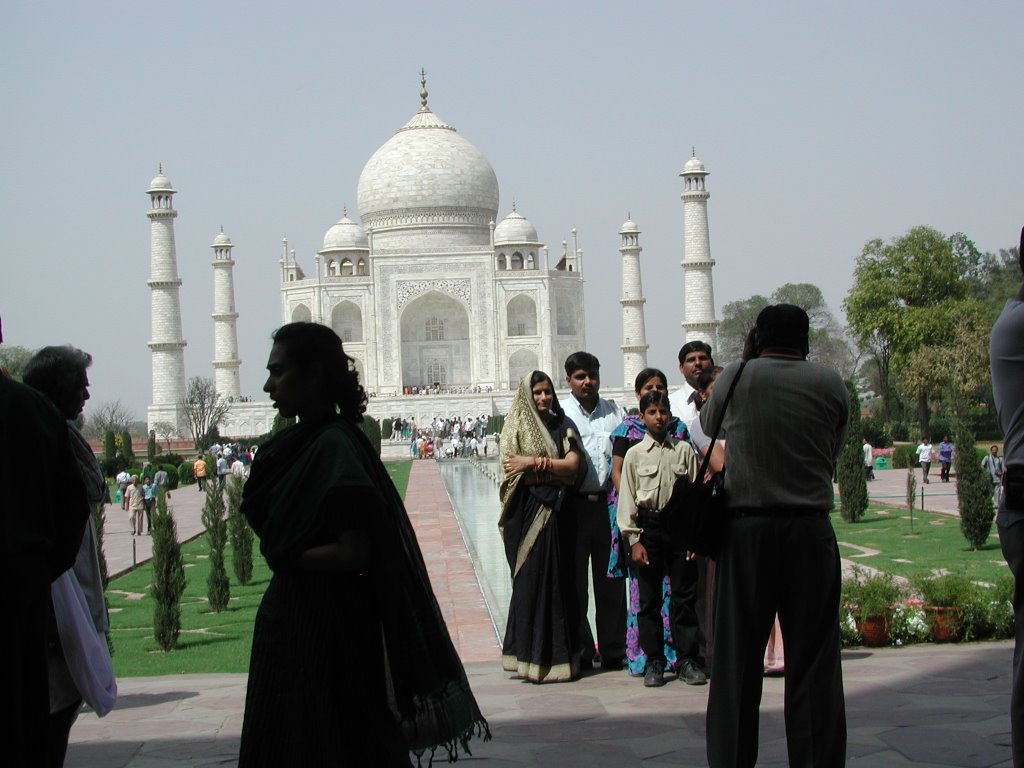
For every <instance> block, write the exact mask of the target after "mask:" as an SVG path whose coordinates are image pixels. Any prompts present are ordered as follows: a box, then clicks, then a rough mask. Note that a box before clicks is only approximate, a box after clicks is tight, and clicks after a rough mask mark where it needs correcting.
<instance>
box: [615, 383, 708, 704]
mask: <svg viewBox="0 0 1024 768" xmlns="http://www.w3.org/2000/svg"><path fill="white" fill-rule="evenodd" d="M640 413H641V417H642V418H643V422H644V426H645V427H646V428H647V435H646V436H645V437H644V439H643V440H642V441H641V442H639V443H638V444H636V445H634V446H633V447H632V448H630V449H629V450H628V451H627V452H626V457H625V459H623V463H622V476H621V478H622V479H621V481H620V491H619V500H618V510H617V520H618V524H619V528H620V530H621V531H622V535H623V536H624V537H625V538H626V542H627V543H628V544H629V546H630V556H631V558H632V559H633V561H634V563H635V564H636V565H637V570H638V576H637V582H638V587H639V590H640V610H639V612H638V613H637V625H638V629H639V633H640V647H641V648H643V651H644V653H645V654H646V655H647V670H646V672H645V674H644V685H645V686H647V687H648V688H653V687H657V686H661V685H664V684H665V655H664V643H663V642H662V632H663V628H662V621H661V604H662V596H661V586H662V581H663V579H664V576H665V574H666V573H667V574H668V577H669V581H670V582H671V586H672V596H671V598H670V599H669V623H670V625H671V630H672V640H673V643H674V644H675V647H676V649H677V650H678V652H679V658H680V660H681V661H680V665H679V673H678V677H679V679H681V680H683V681H684V682H685V683H687V684H688V685H703V684H704V683H706V682H707V674H706V673H705V671H704V661H703V659H701V658H700V651H699V645H700V630H699V627H698V624H697V611H696V603H697V566H696V562H695V561H694V559H693V554H692V553H690V552H687V551H686V550H684V549H681V548H679V547H678V546H676V545H674V544H673V543H672V541H671V540H670V538H669V536H668V532H667V530H666V528H665V525H664V521H663V520H661V517H660V511H661V508H662V507H664V506H665V504H667V503H668V500H669V497H670V496H671V495H672V486H673V485H675V481H676V478H679V477H682V476H684V475H685V476H686V477H688V478H689V479H690V481H691V482H692V481H693V480H694V479H695V478H696V476H697V459H696V454H695V453H694V450H693V447H692V446H691V445H690V444H689V442H683V441H676V440H673V439H672V438H671V437H669V435H668V423H669V420H670V419H671V418H672V412H671V410H670V408H669V401H668V396H667V395H666V394H665V393H664V392H660V391H657V390H655V391H651V392H648V393H646V394H645V395H644V396H643V397H642V398H641V399H640Z"/></svg>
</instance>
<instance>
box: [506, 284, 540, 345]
mask: <svg viewBox="0 0 1024 768" xmlns="http://www.w3.org/2000/svg"><path fill="white" fill-rule="evenodd" d="M506 311H507V315H508V335H509V336H536V335H537V303H536V302H535V301H534V300H533V299H531V298H530V297H529V296H526V295H524V294H520V295H519V296H515V297H513V298H512V300H511V301H509V303H508V307H507V308H506Z"/></svg>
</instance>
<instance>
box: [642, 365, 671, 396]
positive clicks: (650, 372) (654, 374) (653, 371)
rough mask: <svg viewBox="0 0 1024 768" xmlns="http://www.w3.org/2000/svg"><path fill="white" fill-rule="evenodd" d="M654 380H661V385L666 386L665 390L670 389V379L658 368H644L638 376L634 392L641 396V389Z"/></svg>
mask: <svg viewBox="0 0 1024 768" xmlns="http://www.w3.org/2000/svg"><path fill="white" fill-rule="evenodd" d="M654 378H658V379H661V383H662V384H664V385H665V389H668V377H666V376H665V374H664V373H663V372H662V371H660V370H658V369H657V368H644V369H643V370H642V371H640V373H638V374H637V375H636V381H635V382H634V384H633V391H634V392H636V393H637V394H638V395H639V394H640V389H641V387H643V385H644V384H646V383H647V382H648V381H650V380H651V379H654Z"/></svg>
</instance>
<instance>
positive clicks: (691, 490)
mask: <svg viewBox="0 0 1024 768" xmlns="http://www.w3.org/2000/svg"><path fill="white" fill-rule="evenodd" d="M746 365H747V361H746V360H744V361H743V362H742V363H740V367H739V370H738V371H736V376H735V377H733V380H732V383H730V384H729V391H728V392H727V393H726V395H725V402H724V403H722V412H721V414H720V415H719V419H718V424H716V425H715V431H714V434H713V435H712V436H711V442H710V443H708V450H707V453H705V454H704V460H703V461H702V462H701V465H700V469H699V470H698V471H697V478H696V479H695V480H694V481H693V482H691V481H690V478H689V477H687V476H685V475H683V476H681V477H679V478H677V479H676V482H675V484H674V485H673V486H672V495H671V496H670V497H669V500H668V504H666V505H665V507H664V508H663V509H662V515H664V516H665V518H666V528H667V529H668V533H669V537H670V538H671V539H672V541H673V543H675V544H676V545H677V546H679V547H681V548H685V549H686V550H688V551H690V552H696V553H697V554H698V555H704V556H706V557H715V555H717V554H718V551H719V549H721V546H722V540H723V538H724V537H725V529H726V526H727V525H728V522H729V518H728V515H727V514H726V511H725V471H724V470H723V471H722V472H716V473H715V474H714V475H712V476H711V477H710V478H708V477H707V471H708V463H709V462H710V461H711V450H712V449H713V448H714V445H715V441H716V440H718V433H719V432H720V431H721V429H722V422H723V421H725V412H726V410H728V408H729V402H730V401H731V400H732V394H733V392H734V391H735V390H736V384H737V382H739V380H740V376H741V375H742V374H743V369H744V367H746Z"/></svg>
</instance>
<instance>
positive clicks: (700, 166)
mask: <svg viewBox="0 0 1024 768" xmlns="http://www.w3.org/2000/svg"><path fill="white" fill-rule="evenodd" d="M683 173H707V171H705V170H704V163H702V162H701V161H700V160H698V159H697V155H693V156H692V157H691V158H690V159H689V160H687V161H686V165H684V166H683Z"/></svg>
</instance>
